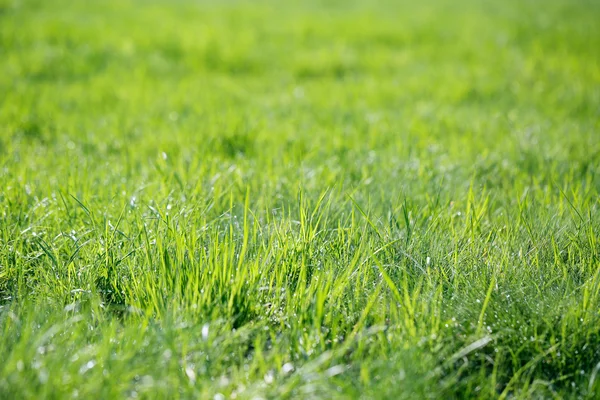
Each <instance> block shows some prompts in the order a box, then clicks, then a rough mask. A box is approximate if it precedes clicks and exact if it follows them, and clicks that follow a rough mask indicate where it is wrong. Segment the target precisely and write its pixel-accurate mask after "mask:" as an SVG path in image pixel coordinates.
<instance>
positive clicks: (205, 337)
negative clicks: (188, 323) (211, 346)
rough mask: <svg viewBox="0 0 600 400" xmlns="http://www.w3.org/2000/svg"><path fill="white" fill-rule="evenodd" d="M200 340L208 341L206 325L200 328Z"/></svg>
mask: <svg viewBox="0 0 600 400" xmlns="http://www.w3.org/2000/svg"><path fill="white" fill-rule="evenodd" d="M202 339H204V340H206V339H208V324H204V325H203V326H202Z"/></svg>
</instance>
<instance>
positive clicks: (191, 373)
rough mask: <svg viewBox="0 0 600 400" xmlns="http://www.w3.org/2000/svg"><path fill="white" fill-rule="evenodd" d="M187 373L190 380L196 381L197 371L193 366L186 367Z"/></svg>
mask: <svg viewBox="0 0 600 400" xmlns="http://www.w3.org/2000/svg"><path fill="white" fill-rule="evenodd" d="M185 374H186V375H187V377H188V378H189V380H190V382H192V383H194V382H196V372H194V369H193V368H191V367H187V368H186V369H185Z"/></svg>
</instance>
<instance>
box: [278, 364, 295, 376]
mask: <svg viewBox="0 0 600 400" xmlns="http://www.w3.org/2000/svg"><path fill="white" fill-rule="evenodd" d="M281 370H282V371H283V373H284V374H289V373H290V372H292V371H293V370H294V365H293V364H292V363H285V364H283V367H281Z"/></svg>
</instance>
